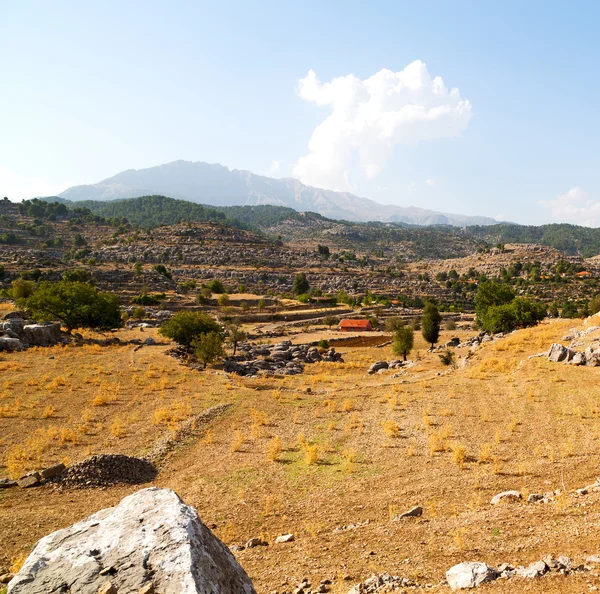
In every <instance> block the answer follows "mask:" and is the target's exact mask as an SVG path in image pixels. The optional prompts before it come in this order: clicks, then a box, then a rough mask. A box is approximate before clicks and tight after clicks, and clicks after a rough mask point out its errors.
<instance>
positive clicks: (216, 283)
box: [208, 278, 225, 298]
mask: <svg viewBox="0 0 600 594" xmlns="http://www.w3.org/2000/svg"><path fill="white" fill-rule="evenodd" d="M208 288H209V289H210V291H211V292H212V293H216V294H217V295H221V294H223V293H225V285H224V284H223V282H222V281H220V280H219V279H218V278H215V279H213V280H211V281H210V282H209V283H208ZM209 298H210V296H209Z"/></svg>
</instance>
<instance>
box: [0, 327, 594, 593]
mask: <svg viewBox="0 0 600 594" xmlns="http://www.w3.org/2000/svg"><path fill="white" fill-rule="evenodd" d="M595 323H596V322H595V321H594V318H590V319H589V320H588V321H586V322H584V324H585V325H587V327H590V326H593V325H595ZM577 324H581V321H577V322H574V321H572V320H571V321H555V322H550V323H543V324H541V325H540V326H538V327H536V328H532V329H528V330H521V331H517V332H515V333H513V334H511V335H509V336H508V337H506V338H504V339H500V340H497V341H494V342H490V343H484V345H483V346H482V347H481V348H480V349H478V350H477V351H476V352H475V353H474V355H473V356H472V357H471V358H470V359H469V360H468V362H467V364H466V365H465V366H464V367H463V366H462V364H461V362H462V361H463V359H464V358H465V355H466V353H467V349H458V350H457V351H456V352H457V355H459V356H460V358H458V363H459V364H458V366H457V368H456V369H454V368H451V367H446V366H444V365H442V363H441V362H440V360H439V357H438V356H437V354H435V353H429V352H427V350H426V349H427V345H426V344H425V343H424V342H423V340H422V339H421V338H420V335H419V336H418V339H417V342H416V345H415V348H416V350H415V351H413V353H412V355H411V358H412V359H413V360H414V361H415V362H416V365H415V366H414V367H411V368H409V369H408V370H407V371H405V372H404V373H402V374H401V375H400V376H399V377H396V378H393V377H392V374H393V372H391V371H390V372H386V373H385V374H382V375H377V374H376V375H372V376H369V375H367V374H366V371H367V369H368V367H369V365H370V364H371V363H373V362H374V361H376V360H381V359H386V360H390V359H392V358H394V357H393V354H392V351H391V347H389V346H386V347H384V348H376V347H374V346H365V347H361V346H352V347H347V348H344V347H342V346H340V347H339V348H338V349H337V350H339V351H340V352H342V353H343V356H344V359H345V363H317V364H313V365H307V366H306V373H305V374H303V375H299V376H294V377H291V378H286V379H276V378H263V379H245V378H239V377H236V376H232V377H228V376H226V375H225V374H224V373H223V372H222V371H221V370H220V369H219V368H209V369H208V370H206V371H205V372H198V371H194V370H190V369H188V368H187V367H184V366H182V365H180V364H179V363H178V362H177V361H176V360H175V359H173V358H171V357H169V356H167V355H165V351H166V350H167V349H168V347H169V345H168V344H167V343H166V342H164V343H163V344H159V345H157V346H149V347H144V348H142V349H140V350H138V351H136V352H134V346H132V345H122V346H114V345H113V346H100V345H87V346H82V347H75V346H69V347H52V348H37V349H30V350H28V351H26V352H23V353H15V354H3V355H2V357H1V359H0V372H1V380H0V464H1V465H4V468H2V467H0V475H4V474H10V475H13V476H17V475H19V474H21V473H22V472H23V471H24V470H28V469H30V468H39V467H40V466H46V465H49V464H50V463H53V462H56V461H61V460H62V461H67V462H74V461H77V460H80V459H83V458H85V457H86V456H88V455H90V454H92V453H99V452H119V453H126V454H131V455H142V454H144V452H146V451H147V450H148V448H149V447H150V446H151V445H152V444H153V443H154V442H155V441H156V440H157V439H158V438H160V436H161V435H164V434H165V433H166V432H169V431H174V430H176V427H177V425H178V424H179V423H180V422H181V421H182V420H184V419H186V418H188V417H190V416H191V415H193V414H196V413H198V412H201V411H202V410H205V409H207V408H210V407H211V406H214V405H215V404H218V403H223V402H230V403H233V404H234V406H233V407H232V408H230V409H229V411H228V412H227V413H226V414H225V415H224V416H222V417H220V418H219V419H217V420H216V421H214V422H213V423H212V424H211V425H210V426H209V427H206V428H204V429H203V431H202V432H201V433H200V434H199V435H198V436H196V437H195V438H194V439H190V440H188V442H186V443H185V444H183V445H182V446H181V447H180V448H178V449H177V450H176V451H175V452H174V454H172V455H171V456H170V457H169V458H168V459H167V460H166V461H165V462H164V464H163V466H162V467H161V472H160V474H159V476H158V478H157V480H156V484H157V485H159V486H164V487H169V488H172V489H174V490H175V491H176V492H177V493H178V494H179V495H180V496H181V497H182V498H183V499H184V500H185V501H186V502H188V503H191V504H193V505H194V506H196V507H197V509H198V511H199V513H200V516H201V518H202V519H203V521H204V522H205V523H206V524H207V525H209V526H211V527H212V528H213V530H214V532H215V533H216V534H217V535H218V536H219V537H220V538H221V539H222V540H223V541H224V542H226V543H227V544H228V545H241V544H244V543H245V542H246V541H247V540H249V539H250V538H251V537H256V536H258V537H262V538H263V539H265V540H266V541H268V542H269V546H259V547H256V548H252V549H245V550H242V551H238V552H236V553H235V554H236V556H237V558H238V560H239V561H240V563H241V564H242V566H243V567H244V568H245V569H246V571H247V572H248V573H249V575H250V577H251V578H252V579H253V581H254V584H255V586H256V588H257V590H258V591H259V592H260V593H267V592H274V591H283V590H286V589H287V590H288V591H290V590H292V589H294V588H295V585H296V584H297V583H298V582H299V581H300V580H301V579H302V578H304V577H307V578H309V579H311V581H312V582H313V583H318V582H319V581H320V580H321V579H324V578H329V579H332V580H335V583H334V586H333V591H334V592H347V590H348V589H349V588H350V587H351V585H352V584H353V583H355V582H358V581H361V580H362V579H364V578H366V577H369V576H370V575H371V574H372V573H380V572H383V571H387V572H389V573H390V574H394V575H402V576H406V577H408V578H411V579H414V580H415V581H417V582H418V583H420V584H430V585H431V586H432V587H433V588H434V589H435V590H436V591H437V590H439V591H449V589H448V588H447V586H442V585H439V584H440V582H441V580H442V579H443V576H444V572H445V571H446V570H447V569H448V568H449V567H450V566H452V565H453V564H455V563H458V562H460V561H464V560H480V561H485V562H488V563H490V564H491V565H498V564H500V563H502V562H511V563H513V564H527V563H529V562H532V561H536V560H539V559H541V558H542V557H544V556H545V555H548V554H554V555H568V556H571V557H573V558H574V559H575V560H576V561H577V562H583V561H584V559H585V557H586V556H587V555H591V554H597V553H598V552H599V551H598V548H599V543H598V540H599V537H598V536H597V534H596V532H597V530H595V528H596V527H597V526H598V523H599V521H600V514H599V513H598V504H599V500H600V496H599V494H596V493H590V494H589V495H587V496H578V495H577V494H576V493H575V492H574V491H575V489H577V488H579V487H583V486H585V485H588V484H590V483H593V482H594V481H595V480H596V477H597V474H599V473H598V466H597V461H598V455H599V454H600V388H599V384H598V379H599V376H600V368H591V367H581V368H579V367H573V366H566V365H562V364H557V363H551V362H549V361H548V360H547V359H546V358H545V357H535V358H531V359H529V358H528V357H529V356H530V355H535V354H538V353H541V352H544V351H547V349H548V347H549V345H550V344H551V343H552V342H559V341H561V338H562V337H563V336H564V335H565V334H566V333H567V331H568V330H569V329H570V328H571V327H573V326H574V325H577ZM474 333H475V332H474V331H469V330H460V331H453V332H451V333H450V332H444V333H443V335H442V338H441V342H444V341H447V340H449V338H450V337H451V336H460V337H461V338H463V339H464V338H467V337H469V336H472V335H473V334H474ZM597 334H598V335H599V336H600V332H598V333H597ZM332 335H337V333H332ZM111 336H116V337H119V338H120V339H122V340H126V339H128V338H131V337H133V336H135V337H141V338H145V337H146V336H154V337H155V338H156V339H157V340H159V341H160V340H161V339H160V337H159V336H158V335H157V334H156V331H155V330H151V329H147V330H146V332H145V333H144V334H140V333H139V330H137V331H135V332H134V331H120V332H117V333H114V334H111ZM595 336H596V334H594V333H591V334H590V335H589V339H592V338H594V337H595ZM589 339H588V340H589ZM563 344H566V342H563ZM336 348H337V347H336ZM134 489H135V488H134V487H118V488H110V489H102V490H82V491H70V490H65V491H63V492H58V491H55V490H53V489H52V488H51V487H49V486H46V487H42V488H38V489H31V490H19V489H10V490H6V491H0V526H2V531H1V532H2V538H1V540H0V566H2V565H6V566H7V567H8V566H10V565H11V563H14V564H17V565H18V562H19V560H20V559H22V558H23V556H24V555H26V554H27V553H28V551H30V549H31V547H32V545H33V544H34V543H35V542H36V540H37V539H39V538H40V537H41V536H43V535H45V534H47V533H48V532H50V531H52V530H55V529H58V528H60V527H63V526H66V525H69V524H71V523H73V522H74V521H76V520H77V519H80V518H82V517H85V516H86V515H88V514H90V513H92V512H94V511H96V510H98V509H100V508H102V507H107V506H110V505H114V504H115V503H116V502H118V501H119V500H120V499H121V498H122V497H123V496H124V495H125V494H127V493H130V492H132V491H133V490H134ZM507 489H518V490H520V491H521V492H522V493H523V494H524V496H525V499H526V497H527V495H528V494H529V493H545V492H549V491H555V490H558V491H560V494H559V495H557V496H555V497H554V501H552V502H550V503H540V504H527V503H525V502H523V503H517V504H512V505H500V506H494V507H492V506H490V499H491V498H492V496H493V495H495V494H496V493H498V492H500V491H504V490H507ZM414 505H421V506H423V508H424V512H423V516H422V517H420V518H408V519H403V520H400V521H392V520H393V518H394V516H395V515H397V514H398V513H401V512H403V511H406V510H408V509H409V508H410V507H412V506H414ZM352 525H355V526H354V527H353V526H352ZM344 527H345V528H344ZM289 532H291V533H293V534H294V535H295V541H294V542H293V543H289V544H275V543H274V540H275V538H276V537H277V536H278V535H279V534H284V533H289ZM598 582H599V578H598V577H597V576H596V575H594V574H593V573H590V572H586V573H584V574H580V575H575V574H573V575H569V576H560V575H556V576H553V577H546V578H543V579H541V580H537V581H531V582H529V581H527V582H526V581H525V580H519V579H518V578H513V579H512V580H510V581H508V582H503V581H498V582H495V583H494V584H492V585H489V586H486V587H485V590H486V591H487V590H488V589H489V591H492V590H493V591H498V592H514V591H532V592H533V591H535V592H587V591H588V590H589V585H592V586H593V585H598Z"/></svg>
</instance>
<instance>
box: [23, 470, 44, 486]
mask: <svg viewBox="0 0 600 594" xmlns="http://www.w3.org/2000/svg"><path fill="white" fill-rule="evenodd" d="M41 482H42V477H41V475H40V473H39V472H29V473H27V474H26V475H25V476H22V477H21V478H19V479H17V485H19V487H21V489H29V488H30V487H37V486H38V485H39V484H40V483H41Z"/></svg>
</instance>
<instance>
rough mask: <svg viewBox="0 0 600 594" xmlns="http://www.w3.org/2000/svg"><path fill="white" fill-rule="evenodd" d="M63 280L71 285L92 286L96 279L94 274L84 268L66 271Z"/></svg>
mask: <svg viewBox="0 0 600 594" xmlns="http://www.w3.org/2000/svg"><path fill="white" fill-rule="evenodd" d="M62 279H63V280H64V281H68V282H70V283H90V284H92V285H93V284H94V283H95V279H94V277H93V276H92V274H91V273H90V272H89V271H87V270H85V269H84V268H75V269H73V270H65V271H64V272H63V275H62Z"/></svg>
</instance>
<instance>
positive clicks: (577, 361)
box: [571, 353, 587, 365]
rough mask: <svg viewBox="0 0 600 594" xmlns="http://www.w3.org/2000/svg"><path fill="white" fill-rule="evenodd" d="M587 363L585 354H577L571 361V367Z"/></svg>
mask: <svg viewBox="0 0 600 594" xmlns="http://www.w3.org/2000/svg"><path fill="white" fill-rule="evenodd" d="M586 362H587V360H586V356H585V353H575V354H574V355H573V358H572V359H571V365H585V364H586Z"/></svg>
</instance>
